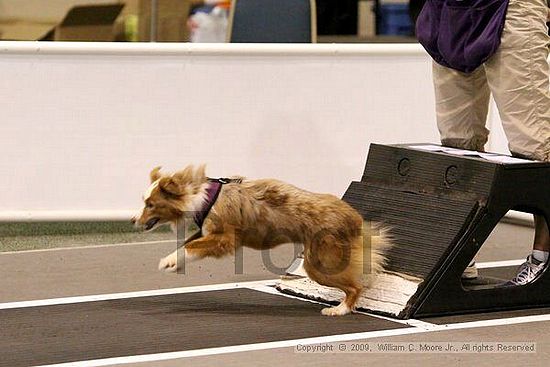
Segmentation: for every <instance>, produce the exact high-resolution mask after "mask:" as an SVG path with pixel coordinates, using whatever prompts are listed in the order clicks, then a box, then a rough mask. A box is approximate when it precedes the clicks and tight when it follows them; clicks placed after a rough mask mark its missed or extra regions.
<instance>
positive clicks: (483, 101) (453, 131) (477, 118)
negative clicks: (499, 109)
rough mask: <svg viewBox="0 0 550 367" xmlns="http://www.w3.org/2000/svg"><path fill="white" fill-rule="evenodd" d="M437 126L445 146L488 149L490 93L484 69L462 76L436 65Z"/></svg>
mask: <svg viewBox="0 0 550 367" xmlns="http://www.w3.org/2000/svg"><path fill="white" fill-rule="evenodd" d="M432 73H433V83H434V92H435V107H436V118H437V127H438V129H439V133H440V136H441V143H442V144H443V145H445V146H450V147H455V148H462V149H470V150H478V151H483V150H484V149H485V143H486V142H487V137H488V135H489V130H487V128H486V127H485V123H486V121H487V113H488V110H489V97H490V91H489V87H488V85H487V79H486V76H485V70H484V68H483V67H480V68H478V69H477V70H475V71H474V72H472V73H470V74H466V73H462V72H460V71H456V70H453V69H449V68H447V67H444V66H441V65H439V64H438V63H436V62H435V61H434V62H433V68H432Z"/></svg>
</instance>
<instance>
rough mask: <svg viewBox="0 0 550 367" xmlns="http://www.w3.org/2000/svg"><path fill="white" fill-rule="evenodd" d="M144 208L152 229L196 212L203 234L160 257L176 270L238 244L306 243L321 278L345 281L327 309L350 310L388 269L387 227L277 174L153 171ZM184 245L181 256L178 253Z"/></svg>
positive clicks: (142, 217) (310, 268)
mask: <svg viewBox="0 0 550 367" xmlns="http://www.w3.org/2000/svg"><path fill="white" fill-rule="evenodd" d="M150 179H151V185H150V186H149V188H148V189H147V191H146V192H145V194H144V196H143V201H144V204H145V206H144V208H143V209H142V210H141V212H140V213H139V214H138V215H136V216H135V217H134V218H133V219H132V221H133V223H134V224H135V225H136V226H137V227H138V228H142V229H144V230H146V231H151V230H153V229H155V228H156V227H158V226H160V225H163V224H171V225H172V228H173V229H174V227H175V226H176V224H177V222H178V221H179V220H182V218H184V217H186V216H187V217H189V215H190V214H191V215H192V217H193V218H194V220H195V222H196V224H197V225H198V227H199V228H200V230H201V237H199V238H196V239H194V240H190V241H189V242H187V243H185V244H184V251H181V250H180V251H177V250H176V251H174V252H173V253H171V254H170V255H168V256H166V257H165V258H163V259H161V260H160V263H159V269H160V270H164V271H168V272H176V271H177V270H178V269H179V267H180V266H181V261H183V260H184V259H185V260H187V261H191V260H198V259H202V258H204V257H215V258H220V257H222V256H227V255H230V254H234V252H235V250H236V248H237V247H239V246H246V247H251V248H254V249H258V250H263V249H270V248H273V247H275V246H278V245H280V244H283V243H300V244H303V245H304V269H305V271H306V273H307V274H308V276H309V277H310V278H311V279H313V280H314V281H316V282H318V283H320V284H322V285H326V286H329V287H335V288H339V289H341V290H342V291H343V292H344V293H345V298H344V300H343V301H342V302H341V303H340V304H339V305H338V306H335V307H329V308H325V309H323V310H322V314H323V315H328V316H338V315H345V314H348V313H350V312H351V311H352V310H353V309H354V307H355V304H356V302H357V299H358V297H359V296H360V294H361V291H362V290H363V288H364V287H366V286H367V287H368V286H369V282H370V280H371V279H372V276H373V275H374V274H376V273H379V272H381V271H382V270H383V266H384V264H385V261H386V259H385V256H384V253H385V250H386V249H387V248H388V246H389V241H388V239H387V236H386V235H385V234H384V230H383V229H381V228H380V227H377V226H375V225H371V223H366V222H364V221H363V218H362V217H361V215H360V214H359V213H358V212H357V211H356V210H355V209H353V208H352V207H351V206H349V205H348V204H347V203H345V202H344V201H342V200H340V199H339V198H337V197H335V196H333V195H328V194H317V193H312V192H308V191H305V190H302V189H299V188H297V187H295V186H292V185H290V184H287V183H284V182H281V181H278V180H274V179H261V180H253V181H252V180H251V181H248V180H245V179H243V178H233V179H209V178H207V177H206V175H205V167H204V166H200V167H198V168H195V167H193V166H188V167H187V168H185V169H183V170H181V171H179V172H176V173H173V174H165V173H161V171H160V167H156V168H154V169H153V170H152V171H151V173H150ZM178 252H179V253H180V259H178Z"/></svg>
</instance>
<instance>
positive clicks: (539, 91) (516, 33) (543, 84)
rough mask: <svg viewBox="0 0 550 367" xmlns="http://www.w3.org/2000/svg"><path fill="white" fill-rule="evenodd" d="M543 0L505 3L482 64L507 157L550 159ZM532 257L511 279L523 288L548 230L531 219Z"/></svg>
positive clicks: (542, 255)
mask: <svg viewBox="0 0 550 367" xmlns="http://www.w3.org/2000/svg"><path fill="white" fill-rule="evenodd" d="M547 15H548V6H547V4H546V0H510V4H509V6H508V12H507V15H506V23H505V26H504V32H503V35H502V44H501V46H500V48H499V50H498V51H497V53H496V54H495V55H494V56H493V57H492V58H491V59H490V60H489V61H487V62H486V63H485V70H486V74H487V80H488V83H489V87H490V89H491V91H492V93H493V96H494V98H495V102H496V104H497V107H498V111H499V114H500V119H501V121H502V125H503V127H504V131H505V133H506V136H507V138H508V142H509V148H510V151H511V152H512V154H514V155H518V156H522V157H528V158H531V159H537V160H543V161H550V89H549V88H550V83H549V79H548V77H549V72H550V70H549V69H550V68H549V65H548V52H549V49H548V46H549V44H550V37H549V36H548V27H547V25H546V19H547ZM533 249H534V250H533V253H532V254H531V255H530V256H529V257H528V258H527V261H526V263H524V264H523V265H522V266H521V267H520V270H519V272H518V275H517V276H516V278H514V279H513V280H512V282H513V283H514V284H526V283H528V282H530V281H531V280H533V279H534V278H535V277H536V275H537V274H538V272H540V271H541V270H542V269H543V266H544V263H545V262H546V261H547V259H548V251H549V250H550V236H549V235H548V226H547V225H546V221H545V220H544V218H543V217H541V216H535V238H534V242H533Z"/></svg>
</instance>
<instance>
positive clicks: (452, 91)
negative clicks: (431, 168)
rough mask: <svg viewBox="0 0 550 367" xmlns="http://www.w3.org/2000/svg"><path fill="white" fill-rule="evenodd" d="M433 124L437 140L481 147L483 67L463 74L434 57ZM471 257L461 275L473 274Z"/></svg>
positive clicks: (484, 133) (485, 91) (485, 99)
mask: <svg viewBox="0 0 550 367" xmlns="http://www.w3.org/2000/svg"><path fill="white" fill-rule="evenodd" d="M432 73H433V83H434V92H435V106H436V117H437V127H438V129H439V133H440V136H441V144H443V145H445V146H450V147H454V148H462V149H470V150H477V151H484V150H485V143H486V142H487V138H488V135H489V130H487V128H486V127H485V124H486V121H487V113H488V111H489V97H490V91H489V86H488V84H487V79H486V76H485V69H484V68H483V67H480V68H478V69H477V70H475V71H474V72H472V73H469V74H466V73H462V72H460V71H456V70H453V69H449V68H446V67H444V66H441V65H439V64H438V63H436V62H435V61H434V62H433V67H432ZM477 275H478V271H477V268H476V266H475V261H474V260H472V261H471V262H470V264H469V265H468V267H467V268H466V269H465V271H464V273H463V274H462V279H475V278H477Z"/></svg>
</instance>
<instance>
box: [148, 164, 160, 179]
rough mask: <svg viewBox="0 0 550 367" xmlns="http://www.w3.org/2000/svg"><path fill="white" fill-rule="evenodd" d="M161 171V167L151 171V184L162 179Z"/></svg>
mask: <svg viewBox="0 0 550 367" xmlns="http://www.w3.org/2000/svg"><path fill="white" fill-rule="evenodd" d="M160 169H161V166H157V167H155V168H153V169H152V170H151V173H149V178H150V179H151V183H153V182H155V181H156V180H158V179H159V178H160V177H161V174H160Z"/></svg>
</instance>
